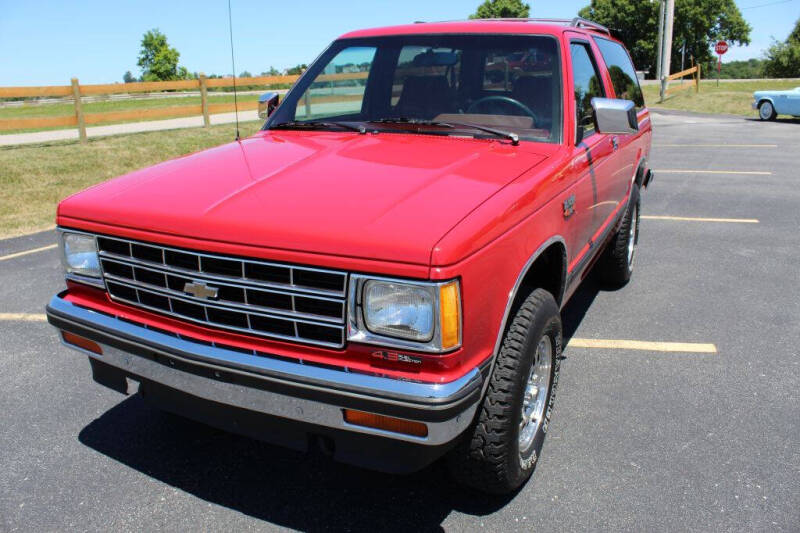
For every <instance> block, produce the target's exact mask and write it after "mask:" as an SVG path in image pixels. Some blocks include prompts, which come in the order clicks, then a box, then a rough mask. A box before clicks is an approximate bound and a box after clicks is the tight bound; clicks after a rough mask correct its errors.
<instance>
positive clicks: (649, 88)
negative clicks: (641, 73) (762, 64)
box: [642, 80, 800, 117]
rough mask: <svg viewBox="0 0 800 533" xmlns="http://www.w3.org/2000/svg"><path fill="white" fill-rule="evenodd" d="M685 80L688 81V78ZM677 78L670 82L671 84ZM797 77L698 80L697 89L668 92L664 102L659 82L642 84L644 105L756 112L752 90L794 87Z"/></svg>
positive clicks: (702, 111)
mask: <svg viewBox="0 0 800 533" xmlns="http://www.w3.org/2000/svg"><path fill="white" fill-rule="evenodd" d="M687 83H688V82H687ZM675 85H677V83H676V82H672V84H670V86H671V87H673V86H675ZM798 86H800V80H781V81H729V82H725V81H722V82H721V83H720V84H719V87H717V82H716V80H703V81H701V82H700V92H699V93H695V92H694V89H686V90H684V91H680V92H677V93H673V94H672V95H670V96H669V97H668V98H667V99H666V100H665V101H664V102H661V103H659V102H658V93H659V87H658V85H644V86H642V91H643V92H644V98H645V101H646V102H647V106H648V107H650V108H653V109H659V108H661V109H677V110H682V111H697V112H700V113H725V114H729V115H742V116H750V117H754V116H756V112H755V111H754V110H752V109H751V108H750V104H751V103H752V101H753V92H754V91H763V90H779V91H783V90H786V89H794V88H795V87H798Z"/></svg>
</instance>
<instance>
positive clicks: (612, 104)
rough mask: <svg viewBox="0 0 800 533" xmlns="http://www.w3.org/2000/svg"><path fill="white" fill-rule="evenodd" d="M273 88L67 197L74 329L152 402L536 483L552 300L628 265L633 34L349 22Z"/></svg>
mask: <svg viewBox="0 0 800 533" xmlns="http://www.w3.org/2000/svg"><path fill="white" fill-rule="evenodd" d="M260 110H261V113H262V115H263V116H264V117H265V118H266V121H265V124H264V126H263V128H262V129H261V131H259V132H258V133H256V134H255V135H253V136H251V137H249V138H246V139H243V140H238V139H237V140H236V141H235V142H232V143H230V144H226V145H223V146H219V147H217V148H212V149H209V150H205V151H202V152H199V153H196V154H193V155H188V156H185V157H180V158H177V159H174V160H171V161H167V162H164V163H161V164H158V165H155V166H153V167H150V168H146V169H143V170H139V171H136V172H132V173H130V174H127V175H124V176H121V177H119V178H116V179H114V180H111V181H109V182H107V183H103V184H100V185H97V186H94V187H91V188H89V189H87V190H85V191H83V192H80V193H78V194H75V195H73V196H71V197H69V198H67V199H65V200H64V201H62V202H61V204H60V205H59V207H58V212H57V223H58V227H59V232H60V242H61V249H62V256H63V263H64V267H65V270H66V289H65V290H64V291H63V292H61V293H59V294H57V295H56V296H54V297H53V298H52V300H51V301H50V303H49V305H48V306H47V315H48V319H49V321H50V323H51V324H52V325H53V326H55V327H56V328H57V329H58V332H59V335H60V337H61V340H62V341H63V343H64V344H65V345H67V346H69V347H71V348H74V349H77V350H79V351H81V352H83V353H84V354H86V355H88V357H89V362H90V363H91V368H92V373H93V378H94V380H96V381H97V382H99V383H101V384H103V385H106V386H108V387H111V388H113V389H115V390H117V391H119V392H122V393H128V392H129V391H130V392H137V393H138V394H141V395H142V397H143V398H144V399H145V400H147V401H148V402H150V403H152V405H154V406H156V407H158V408H160V409H164V410H167V411H171V412H175V413H178V414H181V415H184V416H187V417H190V418H193V419H196V420H200V421H203V422H205V423H209V424H212V425H216V426H218V427H222V428H225V429H228V430H230V431H234V432H238V433H242V434H246V435H250V436H253V437H256V438H259V439H264V440H268V441H271V442H276V443H279V444H282V445H285V446H291V447H294V448H298V449H303V450H305V449H308V448H309V447H310V446H314V447H315V448H317V447H318V448H319V449H322V450H324V451H326V452H328V453H330V454H332V455H333V456H334V458H336V459H339V460H342V461H347V462H351V463H356V464H360V465H366V466H369V467H372V468H376V469H381V470H385V471H393V472H408V471H413V470H415V469H420V468H422V467H424V466H425V465H428V464H430V463H431V462H433V461H434V460H437V459H439V458H444V460H445V461H446V462H447V464H448V465H449V467H450V471H451V472H452V475H453V476H454V477H455V478H456V479H457V480H459V481H461V482H462V483H464V484H467V485H469V486H472V487H476V488H478V489H480V490H484V491H489V492H494V493H507V492H509V491H513V490H514V489H516V488H517V487H519V486H520V485H521V484H523V483H524V482H525V480H527V479H528V477H529V476H530V475H531V473H532V471H533V469H534V467H535V466H536V463H537V460H538V458H539V456H540V454H541V450H542V444H543V440H544V438H545V434H546V433H547V430H548V425H549V423H550V418H551V415H552V412H553V405H554V401H555V398H556V388H557V385H558V380H559V365H560V360H561V352H562V349H563V340H562V326H561V318H560V310H561V308H562V307H563V306H564V304H565V303H566V302H567V301H568V300H569V298H570V296H571V295H572V294H573V293H574V292H575V290H576V288H577V287H578V285H579V284H580V283H581V281H582V280H583V279H584V278H585V277H586V276H587V274H588V273H589V271H590V269H592V268H594V270H595V271H596V272H597V274H598V275H599V276H600V277H601V279H603V280H605V282H606V283H609V284H614V285H618V286H619V285H623V284H625V283H626V282H627V281H628V279H629V278H630V276H631V273H632V271H633V265H634V257H635V251H636V244H637V240H638V231H639V208H640V196H639V195H640V191H641V190H642V188H643V187H645V186H647V184H648V182H649V181H650V179H651V172H650V170H649V167H648V154H649V151H650V138H651V125H650V118H649V114H648V111H647V108H646V107H645V104H644V100H643V98H642V93H641V90H640V88H639V85H638V82H637V80H636V73H635V70H634V66H633V64H632V62H631V59H630V56H629V54H628V52H627V51H626V49H625V48H624V46H623V45H622V43H621V42H620V41H618V40H617V39H615V38H614V37H613V36H612V35H611V33H610V32H609V31H608V30H607V29H606V28H604V27H602V26H599V25H597V24H594V23H592V22H590V21H587V20H583V19H574V20H535V19H520V20H472V21H465V22H445V23H422V24H413V25H407V26H397V27H391V28H381V29H369V30H363V31H356V32H353V33H348V34H346V35H344V36H342V37H341V38H339V39H338V40H336V41H335V42H334V43H333V44H331V45H330V47H329V48H327V49H326V50H325V51H324V52H323V53H322V55H321V56H320V57H319V58H318V59H317V60H316V61H315V62H314V63H313V64H312V65H311V66H310V67H309V68H308V70H307V71H306V72H305V73H304V74H303V75H302V76H301V77H300V79H299V80H298V81H297V82H296V83H295V85H294V86H293V87H292V88H291V90H290V91H289V92H288V93H287V94H286V96H285V98H284V99H283V101H280V102H279V97H278V95H276V94H267V95H265V96H264V97H262V99H261V101H260ZM595 265H596V266H595ZM133 387H138V389H135V388H133Z"/></svg>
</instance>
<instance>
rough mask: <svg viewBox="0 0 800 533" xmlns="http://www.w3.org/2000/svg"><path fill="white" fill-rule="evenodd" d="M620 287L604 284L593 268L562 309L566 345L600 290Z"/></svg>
mask: <svg viewBox="0 0 800 533" xmlns="http://www.w3.org/2000/svg"><path fill="white" fill-rule="evenodd" d="M613 290H619V288H612V287H606V286H604V285H603V284H602V283H601V282H600V281H599V280H597V278H596V276H595V275H594V270H592V271H591V272H590V273H589V275H588V276H587V277H586V279H585V280H583V282H582V283H581V284H580V285H579V286H578V289H577V290H576V291H575V293H574V294H573V295H572V297H571V298H570V299H569V301H568V302H567V305H565V306H564V308H563V309H562V310H561V326H562V328H563V335H564V346H566V345H567V343H568V342H569V340H570V339H571V338H572V336H573V335H574V334H575V331H576V330H577V329H578V326H579V325H580V324H581V322H582V321H583V317H585V316H586V313H587V312H588V311H589V308H590V307H591V306H592V303H593V302H594V299H595V298H596V297H597V295H598V293H600V291H613Z"/></svg>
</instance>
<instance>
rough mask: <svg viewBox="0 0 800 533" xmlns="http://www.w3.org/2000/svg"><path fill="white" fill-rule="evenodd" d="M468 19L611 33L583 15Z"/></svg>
mask: <svg viewBox="0 0 800 533" xmlns="http://www.w3.org/2000/svg"><path fill="white" fill-rule="evenodd" d="M469 21H476V22H477V21H500V22H544V23H548V22H549V23H550V24H562V25H564V26H571V27H573V28H587V29H590V30H595V31H599V32H602V33H606V34H608V35H611V30H609V29H608V28H606V27H605V26H603V25H602V24H598V23H597V22H592V21H591V20H589V19H585V18H583V17H575V18H571V19H548V18H488V19H469V20H468V21H467V22H469ZM440 22H465V21H464V20H443V21H440ZM414 24H424V21H421V20H417V21H414Z"/></svg>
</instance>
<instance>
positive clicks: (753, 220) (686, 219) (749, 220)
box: [639, 215, 759, 224]
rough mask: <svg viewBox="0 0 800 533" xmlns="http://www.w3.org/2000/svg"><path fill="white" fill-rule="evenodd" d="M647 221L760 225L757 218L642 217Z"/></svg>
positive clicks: (641, 216)
mask: <svg viewBox="0 0 800 533" xmlns="http://www.w3.org/2000/svg"><path fill="white" fill-rule="evenodd" d="M639 218H643V219H646V220H676V221H682V222H729V223H731V224H758V222H759V221H758V219H757V218H707V217H671V216H666V215H640V216H639Z"/></svg>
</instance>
